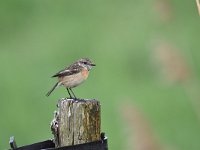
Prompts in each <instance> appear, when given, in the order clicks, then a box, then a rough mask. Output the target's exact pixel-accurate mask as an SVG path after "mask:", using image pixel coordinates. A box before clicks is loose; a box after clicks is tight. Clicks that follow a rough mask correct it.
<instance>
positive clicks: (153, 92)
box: [0, 0, 200, 150]
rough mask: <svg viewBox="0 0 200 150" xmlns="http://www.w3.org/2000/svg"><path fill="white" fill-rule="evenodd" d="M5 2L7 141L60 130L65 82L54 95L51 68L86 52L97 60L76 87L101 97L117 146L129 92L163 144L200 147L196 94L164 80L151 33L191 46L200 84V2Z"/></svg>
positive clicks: (1, 58)
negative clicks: (56, 120) (56, 123)
mask: <svg viewBox="0 0 200 150" xmlns="http://www.w3.org/2000/svg"><path fill="white" fill-rule="evenodd" d="M0 12H1V13H0V22H1V23H0V33H1V34H0V68H1V78H0V81H1V84H0V89H1V93H0V95H1V105H0V117H1V122H0V141H1V143H0V149H7V148H8V147H9V145H8V140H9V137H10V136H12V135H14V136H15V137H16V140H17V144H18V145H26V144H30V143H33V142H38V141H41V140H45V139H48V138H51V137H52V135H51V132H50V128H49V124H50V122H51V119H52V117H53V111H54V110H55V109H56V103H57V99H59V98H61V97H65V96H66V91H65V89H63V88H60V89H57V90H56V91H55V92H54V93H53V94H52V96H51V97H48V98H46V97H45V94H46V92H47V91H48V90H49V89H50V88H51V86H53V84H54V83H55V80H54V79H51V78H50V76H51V75H53V74H54V73H55V72H57V71H59V70H60V69H62V68H63V67H65V66H66V65H68V64H70V63H71V62H73V61H74V60H76V59H79V58H81V57H89V58H91V59H92V60H93V61H94V62H95V63H96V64H97V67H96V68H94V69H93V70H92V71H91V74H90V77H89V79H88V81H87V82H85V83H84V84H83V85H81V86H80V87H78V88H76V89H74V91H75V92H76V95H79V97H83V98H97V99H98V100H100V101H101V104H102V131H104V132H106V135H107V136H108V138H109V149H111V150H113V149H115V150H121V149H124V148H125V147H126V144H127V143H126V141H127V140H128V138H129V137H128V136H127V135H125V133H124V128H125V127H126V122H122V121H123V118H121V117H120V111H119V107H121V106H122V104H123V103H126V101H128V100H130V101H131V102H132V103H133V105H135V104H136V105H137V107H138V108H139V109H140V110H142V111H143V112H144V114H145V115H146V117H147V118H148V120H149V121H150V123H151V125H152V128H153V131H154V132H155V135H156V136H157V137H158V139H159V142H160V144H161V145H164V147H165V146H166V147H172V148H173V149H181V150H188V149H192V150H198V149H199V148H200V144H199V139H200V124H199V120H198V117H197V114H196V112H195V111H194V108H193V106H192V104H191V100H190V99H191V97H190V96H188V95H187V91H185V89H184V88H183V86H182V85H181V84H178V83H172V84H166V82H168V81H167V79H165V78H160V76H159V75H160V73H159V69H157V68H156V66H154V64H153V63H152V60H151V59H152V55H154V54H153V53H152V49H153V46H152V43H154V41H157V39H164V40H166V41H168V42H169V43H172V45H175V46H176V47H177V48H178V49H180V53H182V54H184V56H185V59H186V62H188V66H190V68H191V70H192V71H193V72H192V74H194V76H196V78H195V82H192V83H191V84H192V86H193V84H195V85H196V84H197V85H198V84H199V74H200V69H199V68H200V58H199V57H200V52H199V50H198V49H199V35H200V31H199V30H198V28H199V16H198V13H197V9H196V6H195V2H192V1H182V2H180V1H178V0H174V1H172V0H160V1H159V0H150V1H144V2H142V1H137V0H135V1H76V2H75V1H57V2H55V1H49V0H48V1H47V0H43V1H39V0H35V1H25V0H18V1H11V0H10V1H1V2H0ZM194 76H191V77H190V78H191V80H193V77H194ZM163 80H166V81H164V82H163ZM194 87H196V86H194ZM196 90H198V89H196ZM195 94H196V93H195ZM198 98H199V97H198ZM198 100H199V99H198ZM132 128H134V126H133V127H132ZM133 134H134V133H133Z"/></svg>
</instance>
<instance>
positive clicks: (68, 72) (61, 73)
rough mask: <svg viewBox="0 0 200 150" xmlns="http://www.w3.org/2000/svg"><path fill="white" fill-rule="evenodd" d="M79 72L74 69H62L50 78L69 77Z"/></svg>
mask: <svg viewBox="0 0 200 150" xmlns="http://www.w3.org/2000/svg"><path fill="white" fill-rule="evenodd" d="M78 72H79V70H78V69H76V68H74V69H64V70H61V71H59V72H58V73H56V74H55V75H53V76H52V77H62V76H69V75H72V74H76V73H78Z"/></svg>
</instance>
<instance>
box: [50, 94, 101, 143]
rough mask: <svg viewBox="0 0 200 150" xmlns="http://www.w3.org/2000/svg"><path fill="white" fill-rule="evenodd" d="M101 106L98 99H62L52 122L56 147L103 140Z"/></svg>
mask: <svg viewBox="0 0 200 150" xmlns="http://www.w3.org/2000/svg"><path fill="white" fill-rule="evenodd" d="M100 112H101V107H100V103H99V101H97V100H82V99H76V100H74V99H67V98H66V99H61V100H59V102H58V110H57V111H56V112H55V115H54V119H53V120H52V123H51V130H52V133H53V135H54V140H55V141H54V142H55V146H56V147H63V146H70V145H77V144H82V143H88V142H93V141H99V140H101V128H100V125H101V116H100Z"/></svg>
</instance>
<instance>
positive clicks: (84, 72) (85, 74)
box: [81, 69, 89, 79]
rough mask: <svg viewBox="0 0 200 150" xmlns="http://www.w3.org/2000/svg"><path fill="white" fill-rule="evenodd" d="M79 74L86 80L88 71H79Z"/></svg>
mask: <svg viewBox="0 0 200 150" xmlns="http://www.w3.org/2000/svg"><path fill="white" fill-rule="evenodd" d="M81 74H82V75H83V77H84V78H85V79H87V77H88V75H89V71H88V70H87V69H83V70H82V71H81Z"/></svg>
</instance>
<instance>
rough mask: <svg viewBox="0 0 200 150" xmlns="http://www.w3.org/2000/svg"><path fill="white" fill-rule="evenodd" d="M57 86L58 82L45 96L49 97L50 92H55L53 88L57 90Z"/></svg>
mask: <svg viewBox="0 0 200 150" xmlns="http://www.w3.org/2000/svg"><path fill="white" fill-rule="evenodd" d="M58 86H59V82H57V83H56V84H55V85H54V86H53V88H52V89H51V90H50V91H49V92H48V93H47V94H46V96H49V95H50V94H51V92H53V90H55V88H57V87H58Z"/></svg>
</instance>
